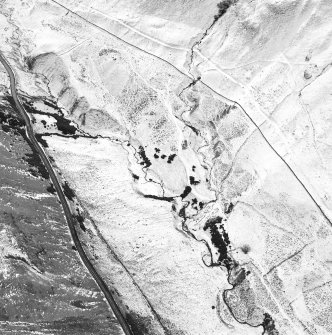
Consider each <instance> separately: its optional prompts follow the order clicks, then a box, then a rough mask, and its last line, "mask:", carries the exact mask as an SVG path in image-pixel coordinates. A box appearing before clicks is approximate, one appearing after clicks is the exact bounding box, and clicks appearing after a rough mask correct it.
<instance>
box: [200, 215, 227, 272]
mask: <svg viewBox="0 0 332 335" xmlns="http://www.w3.org/2000/svg"><path fill="white" fill-rule="evenodd" d="M222 220H223V219H222V217H220V216H217V217H215V218H211V219H209V220H207V221H206V223H205V225H204V228H203V229H204V230H207V229H209V231H210V234H211V242H212V244H213V245H214V246H215V247H216V249H217V250H218V253H219V257H218V264H215V266H218V265H225V266H226V268H227V269H228V270H230V268H231V263H232V260H231V258H230V257H229V256H228V247H229V245H230V240H229V236H228V234H227V232H226V231H225V228H224V226H223V224H222Z"/></svg>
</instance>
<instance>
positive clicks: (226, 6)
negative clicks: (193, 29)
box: [214, 0, 237, 21]
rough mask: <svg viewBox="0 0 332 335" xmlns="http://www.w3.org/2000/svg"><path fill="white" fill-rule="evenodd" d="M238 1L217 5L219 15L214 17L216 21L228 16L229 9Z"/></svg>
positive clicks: (228, 1)
mask: <svg viewBox="0 0 332 335" xmlns="http://www.w3.org/2000/svg"><path fill="white" fill-rule="evenodd" d="M236 1H237V0H223V1H221V2H219V3H218V4H217V7H218V14H216V15H215V16H214V21H217V20H219V19H220V18H221V17H222V16H223V15H225V14H226V12H227V10H228V9H229V7H230V6H231V5H233V4H235V3H236Z"/></svg>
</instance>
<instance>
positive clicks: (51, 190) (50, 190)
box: [46, 183, 56, 194]
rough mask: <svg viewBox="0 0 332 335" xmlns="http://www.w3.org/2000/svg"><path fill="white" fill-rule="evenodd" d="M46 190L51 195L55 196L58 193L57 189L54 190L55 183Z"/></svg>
mask: <svg viewBox="0 0 332 335" xmlns="http://www.w3.org/2000/svg"><path fill="white" fill-rule="evenodd" d="M46 190H47V192H50V193H53V194H55V193H56V189H55V188H54V185H53V183H51V184H50V185H49V186H47V187H46Z"/></svg>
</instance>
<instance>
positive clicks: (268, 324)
mask: <svg viewBox="0 0 332 335" xmlns="http://www.w3.org/2000/svg"><path fill="white" fill-rule="evenodd" d="M262 326H263V328H264V332H263V334H266V335H279V332H278V330H277V329H276V327H275V323H274V320H273V319H272V317H271V315H270V314H268V313H264V320H263V324H262Z"/></svg>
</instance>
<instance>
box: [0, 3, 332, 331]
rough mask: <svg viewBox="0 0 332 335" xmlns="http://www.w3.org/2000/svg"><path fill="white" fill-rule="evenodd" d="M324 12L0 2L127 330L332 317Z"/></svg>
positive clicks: (11, 47) (29, 102) (248, 6)
mask: <svg viewBox="0 0 332 335" xmlns="http://www.w3.org/2000/svg"><path fill="white" fill-rule="evenodd" d="M331 14H332V5H331V4H330V2H329V1H328V0H325V1H324V0H315V1H314V0H302V1H292V0H267V1H258V0H257V1H256V0H254V1H250V2H248V1H242V0H238V1H235V0H229V1H227V0H224V1H214V0H213V1H208V0H191V1H180V0H175V1H172V2H167V1H152V0H140V1H136V2H133V1H129V0H118V1H105V0H97V1H87V0H56V1H55V0H26V1H20V2H18V1H16V0H4V1H2V3H1V4H0V28H1V31H2V33H1V34H0V41H1V45H2V47H1V48H0V49H1V52H3V53H4V54H5V55H6V57H7V58H8V59H9V61H10V63H11V65H12V67H13V68H14V69H15V70H16V75H17V79H18V86H19V87H18V89H19V93H20V94H21V99H22V101H23V102H24V103H25V106H26V108H27V110H28V111H29V112H30V113H31V118H32V121H33V126H34V130H35V132H36V133H37V134H38V136H39V138H40V141H41V143H42V144H43V146H44V149H45V150H46V152H47V154H48V155H49V156H50V157H52V162H53V165H54V168H55V169H56V170H57V171H58V174H59V176H61V178H63V180H64V181H65V180H66V181H67V182H68V185H69V186H70V189H71V190H72V191H73V192H74V193H75V197H74V198H73V199H69V201H70V203H71V206H72V208H73V211H74V210H75V208H77V206H79V207H80V209H81V211H82V213H84V215H83V217H84V224H83V228H82V226H81V228H77V229H78V232H79V236H80V239H81V240H82V242H83V243H84V247H85V250H86V253H87V254H89V257H90V258H91V260H92V261H93V264H94V266H95V267H96V269H97V270H98V272H99V273H100V275H101V276H102V277H103V278H104V280H105V281H106V283H107V285H108V286H109V288H110V289H111V290H112V291H113V293H114V295H115V299H116V301H117V303H118V304H119V306H120V309H121V311H122V313H123V314H125V315H129V316H130V318H131V319H130V322H131V325H136V326H135V327H136V328H135V329H134V328H133V329H134V333H135V334H136V333H137V334H188V335H202V334H206V335H212V334H229V335H231V334H232V335H235V334H237V335H247V334H262V333H264V334H267V335H275V334H280V335H281V334H287V335H288V334H289V335H293V334H299V335H301V334H317V335H324V334H332V323H331V318H332V306H331V301H332V293H331V292H332V291H331V275H332V272H331V270H332V269H331V262H332V246H331V245H332V244H331V221H332V207H331V206H332V205H331V203H332V202H331V198H332V170H331V168H330V167H331V166H332V150H331V146H332V138H331V136H332V135H331V131H330V130H331V127H332V126H331V124H332V123H331V122H332V120H331V116H330V110H331V106H332V101H331V92H330V86H331V85H330V84H331V80H332V76H331V68H332V66H331V64H332V61H331V59H332V43H331V37H332V24H331V22H330V17H331ZM0 80H1V83H0V84H1V85H4V86H1V87H3V92H4V93H2V94H6V85H8V82H7V81H6V77H5V75H3V74H2V73H0ZM0 163H1V161H0ZM4 191H5V190H4V189H1V188H0V192H4ZM23 193H24V192H23ZM1 194H2V193H0V195H1ZM24 194H25V197H29V196H31V197H32V198H34V199H41V195H36V196H34V195H33V194H32V193H31V194H32V195H31V194H30V193H24ZM16 196H18V193H17V192H16ZM14 209H15V207H14ZM3 240H4V245H5V249H6V250H7V249H8V248H11V246H10V243H9V242H8V236H7V235H6V234H4V236H3ZM5 241H7V242H6V243H5ZM5 249H4V250H5ZM8 250H9V249H8ZM6 252H7V251H6ZM3 257H4V256H3ZM22 257H23V256H22ZM133 320H134V321H133ZM22 321H24V320H23V319H22ZM130 322H129V323H130ZM132 327H133V326H132ZM110 333H111V332H110ZM22 334H23V333H22ZM45 334H46V333H45ZM87 334H90V333H87Z"/></svg>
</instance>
